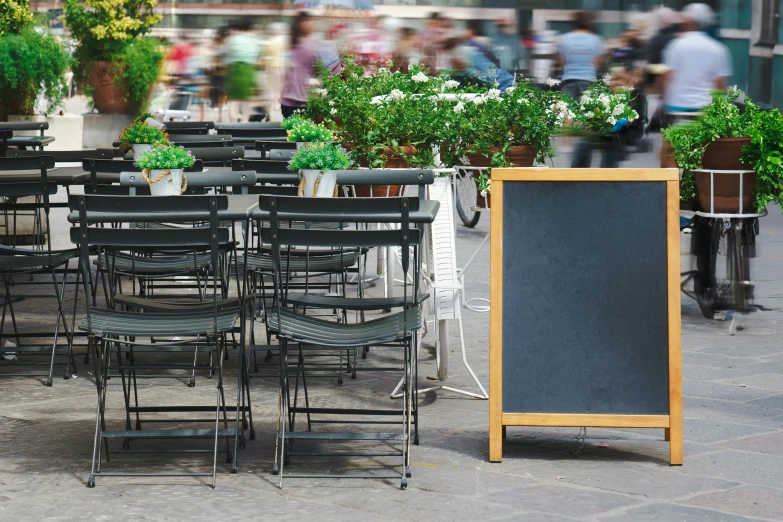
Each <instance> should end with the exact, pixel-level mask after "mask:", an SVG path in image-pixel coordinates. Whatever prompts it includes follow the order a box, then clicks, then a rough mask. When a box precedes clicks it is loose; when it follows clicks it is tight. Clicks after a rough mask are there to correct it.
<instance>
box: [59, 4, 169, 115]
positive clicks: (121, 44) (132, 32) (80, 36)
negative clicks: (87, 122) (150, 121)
mask: <svg viewBox="0 0 783 522" xmlns="http://www.w3.org/2000/svg"><path fill="white" fill-rule="evenodd" d="M156 4H157V0H116V1H113V2H106V1H103V0H85V1H84V2H82V1H81V0H66V1H65V23H66V25H67V26H68V28H69V29H70V32H71V35H72V36H73V38H75V39H76V40H77V41H78V44H77V46H76V50H75V53H74V54H75V56H76V58H77V60H78V62H79V70H78V76H79V77H80V78H83V79H87V81H88V83H89V86H90V87H89V89H88V94H89V95H90V96H91V97H92V101H93V103H94V105H95V107H96V108H97V109H98V111H99V112H101V113H104V114H138V113H139V112H141V111H143V110H144V109H145V108H146V105H147V102H148V100H149V95H150V89H151V87H152V85H153V84H154V83H155V81H156V80H157V78H158V76H159V75H160V69H161V64H162V63H163V53H162V52H161V50H160V48H159V47H160V46H159V43H158V41H157V40H156V39H152V38H144V37H143V36H144V35H145V34H148V33H149V32H150V31H151V29H152V27H153V26H154V25H155V24H157V23H158V22H160V20H161V19H162V17H161V15H158V14H154V13H153V12H152V9H153V7H155V5H156Z"/></svg>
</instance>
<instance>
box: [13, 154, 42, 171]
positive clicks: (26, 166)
mask: <svg viewBox="0 0 783 522" xmlns="http://www.w3.org/2000/svg"><path fill="white" fill-rule="evenodd" d="M42 168H43V169H53V168H54V157H53V156H51V155H50V154H47V155H45V156H32V157H23V158H0V171H8V170H40V169H42Z"/></svg>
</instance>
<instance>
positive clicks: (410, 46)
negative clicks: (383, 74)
mask: <svg viewBox="0 0 783 522" xmlns="http://www.w3.org/2000/svg"><path fill="white" fill-rule="evenodd" d="M416 43H417V42H416V32H415V31H414V30H413V29H411V28H410V27H403V28H402V29H400V37H399V40H398V42H397V48H396V49H395V50H394V55H393V56H392V63H393V64H394V65H393V66H392V70H393V71H399V72H401V73H405V74H407V73H408V70H409V69H410V66H411V65H417V64H418V63H419V53H418V51H417V50H416V47H417V45H416Z"/></svg>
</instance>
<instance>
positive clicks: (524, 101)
mask: <svg viewBox="0 0 783 522" xmlns="http://www.w3.org/2000/svg"><path fill="white" fill-rule="evenodd" d="M517 103H523V104H525V105H527V100H526V99H524V98H519V99H518V100H517Z"/></svg>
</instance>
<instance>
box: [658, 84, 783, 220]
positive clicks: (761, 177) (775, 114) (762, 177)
mask: <svg viewBox="0 0 783 522" xmlns="http://www.w3.org/2000/svg"><path fill="white" fill-rule="evenodd" d="M741 94H742V93H741V92H740V91H739V90H737V89H731V90H729V91H728V92H721V91H715V92H714V93H713V95H712V103H711V104H710V105H708V106H707V107H705V108H704V111H703V114H702V115H701V116H700V117H699V118H697V119H696V120H694V121H692V122H688V123H684V124H680V125H675V126H672V127H669V128H668V129H664V131H663V136H664V138H665V139H666V140H667V141H668V142H669V144H670V145H671V147H672V149H673V153H674V160H675V161H676V162H677V166H679V167H680V168H681V169H683V175H682V179H681V180H680V199H681V200H682V201H693V200H695V199H696V182H695V179H694V176H693V172H692V171H693V170H696V169H700V168H701V167H702V159H703V156H704V151H705V150H706V148H707V146H708V145H709V144H710V143H712V142H713V141H715V140H716V139H718V138H743V137H749V138H750V139H751V143H750V144H749V145H746V146H745V148H744V149H743V155H742V159H743V161H745V162H746V163H748V164H749V165H752V166H753V169H754V170H755V171H756V193H755V203H756V208H757V210H762V209H763V208H764V207H765V206H766V205H767V204H768V203H770V202H773V201H774V202H776V203H778V204H781V198H782V197H783V196H782V195H781V187H782V186H783V152H781V150H783V116H781V115H780V111H778V110H777V109H776V110H774V111H769V112H765V111H762V110H761V108H760V107H759V106H758V105H756V104H755V103H753V102H752V101H751V100H750V99H747V98H746V99H745V111H744V112H741V111H740V109H739V107H738V106H737V105H736V104H735V103H734V101H735V100H736V99H737V98H738V97H739V96H740V95H741Z"/></svg>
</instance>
